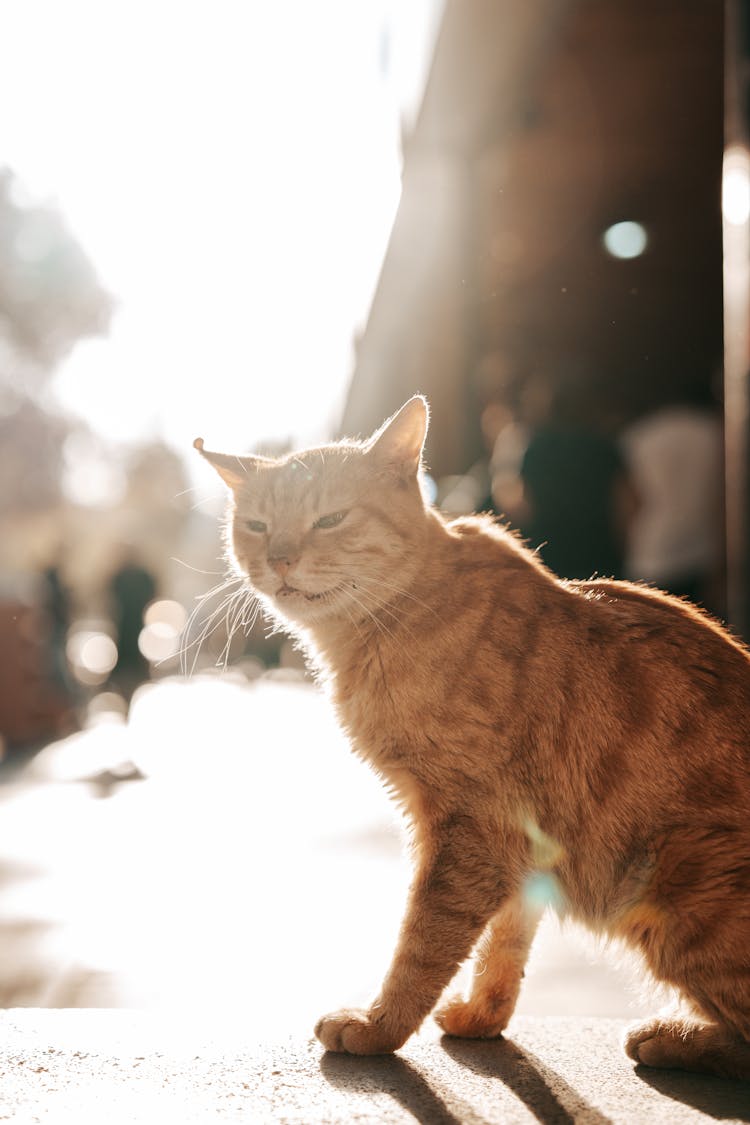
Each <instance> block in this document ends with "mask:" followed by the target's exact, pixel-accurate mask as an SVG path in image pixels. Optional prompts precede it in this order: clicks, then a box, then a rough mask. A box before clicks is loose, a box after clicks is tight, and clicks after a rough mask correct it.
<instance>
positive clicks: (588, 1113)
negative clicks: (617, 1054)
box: [440, 1035, 611, 1125]
mask: <svg viewBox="0 0 750 1125" xmlns="http://www.w3.org/2000/svg"><path fill="white" fill-rule="evenodd" d="M440 1043H441V1046H442V1047H443V1049H444V1050H445V1052H446V1054H447V1055H449V1056H450V1057H451V1058H452V1059H454V1060H455V1061H456V1062H458V1063H460V1064H461V1065H462V1066H465V1067H467V1068H468V1069H469V1070H472V1071H473V1072H474V1073H475V1074H478V1075H480V1076H482V1077H484V1078H494V1079H498V1080H499V1081H500V1082H502V1083H503V1085H504V1086H507V1088H508V1089H509V1090H511V1091H512V1092H513V1093H514V1094H515V1095H516V1097H517V1098H518V1099H519V1101H521V1102H523V1104H524V1105H525V1106H527V1108H528V1109H529V1110H530V1111H531V1113H533V1115H534V1116H535V1117H536V1118H537V1120H539V1121H554V1122H555V1125H574V1123H575V1122H577V1121H585V1122H586V1125H610V1123H611V1119H610V1118H609V1117H606V1116H605V1115H604V1114H603V1113H600V1112H599V1111H598V1110H597V1109H594V1107H593V1106H591V1105H589V1103H588V1102H587V1101H586V1099H585V1098H584V1097H582V1095H581V1094H579V1093H578V1091H577V1090H574V1089H573V1087H572V1086H569V1085H568V1083H567V1082H565V1081H564V1079H562V1078H561V1077H560V1075H559V1074H558V1073H557V1072H556V1071H554V1070H552V1069H551V1068H550V1067H548V1066H547V1065H546V1064H545V1063H542V1062H541V1061H540V1060H539V1059H538V1058H537V1057H536V1055H533V1054H532V1053H531V1052H530V1051H526V1050H523V1049H522V1048H521V1047H519V1046H517V1044H515V1043H514V1042H513V1041H512V1040H510V1039H504V1038H503V1039H453V1038H451V1037H450V1036H448V1035H444V1036H443V1037H442V1039H441V1040H440Z"/></svg>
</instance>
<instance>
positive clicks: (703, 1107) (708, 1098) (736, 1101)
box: [635, 1066, 750, 1121]
mask: <svg viewBox="0 0 750 1125" xmlns="http://www.w3.org/2000/svg"><path fill="white" fill-rule="evenodd" d="M635 1073H636V1074H637V1075H638V1077H639V1078H640V1079H642V1080H643V1081H644V1082H646V1083H647V1084H648V1085H649V1086H651V1087H652V1089H654V1090H657V1091H658V1092H659V1093H660V1094H661V1095H662V1096H663V1097H665V1098H670V1099H671V1100H672V1101H675V1102H682V1104H683V1105H687V1106H690V1107H691V1108H692V1109H697V1110H699V1111H700V1112H701V1113H705V1115H706V1117H713V1118H714V1120H715V1121H726V1120H732V1121H750V1082H738V1081H735V1080H733V1079H731V1078H712V1077H710V1076H708V1075H705V1074H690V1073H688V1072H687V1071H684V1070H656V1069H654V1068H653V1067H650V1066H637V1067H636V1068H635Z"/></svg>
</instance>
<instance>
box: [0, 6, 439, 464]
mask: <svg viewBox="0 0 750 1125" xmlns="http://www.w3.org/2000/svg"><path fill="white" fill-rule="evenodd" d="M439 7H440V4H439V3H438V2H437V0H410V2H409V3H408V4H402V3H399V0H360V2H358V3H356V4H352V3H351V2H350V0H322V2H321V3H316V4H310V3H308V2H307V0H273V2H271V0H266V2H261V0H223V2H219V3H211V4H209V3H207V2H202V3H191V2H188V3H178V2H176V0H162V2H158V3H153V2H150V3H143V2H134V3H129V4H101V3H97V2H96V0H69V2H67V3H65V4H59V3H57V2H55V0H12V2H10V3H6V4H4V5H3V21H2V35H0V101H1V102H2V105H3V114H2V118H1V119H0V166H1V165H7V166H8V167H10V168H11V169H12V170H13V171H14V172H15V173H16V174H17V176H18V178H19V180H20V182H21V184H22V185H23V186H24V188H25V189H26V190H28V192H29V194H30V196H31V197H32V198H33V199H43V200H51V201H53V202H54V203H56V204H57V205H58V206H59V207H60V209H61V210H62V212H63V214H64V215H65V217H66V219H67V221H68V223H69V225H70V226H71V228H72V230H73V232H74V234H75V236H76V237H77V238H78V240H79V241H80V242H81V244H82V245H83V247H84V249H85V250H86V252H87V253H88V255H89V256H90V258H91V259H92V261H93V263H94V265H95V267H96V269H97V271H98V273H99V275H100V278H101V280H102V282H103V284H104V285H105V287H106V288H107V289H108V290H109V291H110V292H111V293H112V294H113V295H114V297H115V298H116V300H117V311H116V314H115V317H114V319H113V322H112V328H111V332H110V335H109V337H108V338H105V339H100V340H99V339H97V340H88V341H83V342H82V343H80V344H79V345H78V346H77V348H76V349H75V350H74V352H73V353H72V354H71V356H70V357H69V358H68V360H67V361H66V362H65V363H64V364H63V366H62V368H61V369H60V370H59V372H58V373H57V375H56V378H55V380H54V382H53V384H52V393H53V394H54V396H55V398H56V400H57V401H58V402H59V403H60V404H61V405H62V406H63V407H64V408H65V409H67V410H69V411H71V412H74V413H76V414H79V415H82V416H83V417H85V419H86V420H87V421H88V422H89V424H90V425H91V426H92V427H94V429H95V430H96V431H97V432H98V433H100V434H101V435H102V436H104V437H105V438H109V439H114V440H124V441H132V440H137V439H143V438H152V437H154V438H157V437H160V438H164V439H165V440H166V441H167V442H168V443H169V444H171V445H172V446H174V447H175V448H176V449H178V450H180V451H186V450H188V449H189V447H190V442H191V440H192V438H193V437H194V436H195V435H196V433H203V434H205V435H206V437H207V439H210V440H211V442H212V443H215V444H217V445H224V446H226V447H229V446H232V447H235V448H238V449H246V448H248V447H249V446H251V445H252V444H253V443H254V442H256V441H259V440H263V439H268V438H285V437H291V438H293V439H294V440H296V441H304V440H309V439H315V438H318V437H320V436H322V435H324V434H325V433H326V432H327V430H329V429H330V427H331V425H332V424H334V423H335V421H336V419H337V416H338V414H339V412H340V409H341V403H342V396H343V393H344V390H345V387H346V384H347V380H348V377H349V375H350V374H351V368H352V342H353V338H354V336H355V334H356V332H357V331H358V330H359V329H361V328H362V326H363V325H364V323H365V320H366V316H367V310H368V305H369V301H370V299H371V296H372V292H373V288H374V285H375V282H376V280H377V275H378V271H379V267H380V264H381V261H382V256H383V253H384V250H385V246H386V242H387V238H388V232H389V229H390V226H391V223H392V220H393V216H394V213H395V209H396V206H397V203H398V197H399V190H400V183H399V163H400V161H399V135H400V128H401V121H402V119H403V118H405V119H406V121H407V122H408V121H409V118H410V116H413V114H414V112H415V110H416V108H417V106H418V99H419V94H420V91H421V87H422V84H423V81H424V73H425V68H426V64H427V61H428V57H429V49H430V46H431V42H432V37H433V35H434V30H435V25H436V17H437V14H438V9H439Z"/></svg>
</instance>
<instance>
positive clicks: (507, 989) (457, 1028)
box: [435, 894, 541, 1039]
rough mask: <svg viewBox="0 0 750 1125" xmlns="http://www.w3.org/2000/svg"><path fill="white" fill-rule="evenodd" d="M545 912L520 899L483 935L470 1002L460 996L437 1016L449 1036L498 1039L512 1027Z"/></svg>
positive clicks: (511, 902)
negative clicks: (534, 939) (541, 918)
mask: <svg viewBox="0 0 750 1125" xmlns="http://www.w3.org/2000/svg"><path fill="white" fill-rule="evenodd" d="M540 917H541V912H540V911H539V910H537V909H536V908H533V907H531V906H529V905H528V904H527V903H525V901H524V899H523V896H522V895H521V894H517V895H514V896H513V897H512V898H510V899H509V900H508V901H507V902H506V903H504V904H503V906H502V907H501V908H500V910H498V912H497V914H495V915H494V917H493V918H492V919H491V920H490V923H489V925H488V926H487V928H486V929H485V931H484V933H483V934H482V938H481V941H480V942H479V945H478V947H477V950H476V953H475V955H474V976H473V980H472V984H471V992H470V994H469V998H468V1000H464V999H463V997H462V996H455V997H453V998H452V999H450V1000H449V1001H448V1002H447V1003H445V1004H444V1005H443V1006H442V1007H441V1008H440V1009H439V1011H438V1012H436V1014H435V1020H436V1022H437V1023H438V1025H439V1026H440V1027H441V1028H442V1029H443V1031H445V1032H446V1034H448V1035H457V1036H461V1037H465V1038H469V1039H495V1038H497V1036H499V1035H501V1034H502V1032H503V1031H504V1030H505V1028H506V1027H507V1025H508V1021H509V1020H510V1017H511V1016H512V1015H513V1009H514V1008H515V1006H516V1001H517V1000H518V993H519V992H520V989H521V981H522V979H523V971H524V967H525V965H526V960H527V958H528V955H529V948H530V946H531V942H532V940H533V937H534V934H535V932H536V928H537V925H538V924H539V919H540Z"/></svg>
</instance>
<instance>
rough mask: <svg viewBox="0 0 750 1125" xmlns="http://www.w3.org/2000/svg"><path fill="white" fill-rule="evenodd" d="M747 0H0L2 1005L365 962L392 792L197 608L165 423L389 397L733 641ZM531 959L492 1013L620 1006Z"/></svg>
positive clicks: (299, 681) (744, 273) (276, 650)
mask: <svg viewBox="0 0 750 1125" xmlns="http://www.w3.org/2000/svg"><path fill="white" fill-rule="evenodd" d="M749 7H750V5H748V4H747V3H746V2H744V0H728V2H727V3H726V4H723V3H722V2H721V0H630V2H629V3H628V4H623V3H621V2H620V0H409V2H408V3H403V2H401V0H360V2H359V3H357V4H351V3H347V2H346V0H321V2H320V3H317V4H314V5H311V4H308V3H306V2H305V0H274V2H273V3H271V2H270V0H221V2H220V3H213V4H211V5H209V4H208V3H206V2H203V0H195V2H192V0H191V2H189V3H179V4H178V3H177V2H176V0H174V2H171V0H159V2H156V3H154V2H151V3H149V4H145V3H141V2H140V0H135V2H131V3H129V4H127V5H126V4H120V3H116V2H112V3H109V4H100V3H94V0H69V2H68V3H66V4H64V5H60V4H56V3H53V2H52V0H8V2H6V3H5V4H3V6H2V13H0V107H1V108H0V481H1V482H2V490H1V492H0V521H1V522H2V527H1V533H0V757H1V761H0V802H2V805H3V810H2V815H1V816H0V1005H4V1006H10V1005H42V1006H45V1005H46V1006H86V1005H93V1006H99V1005H115V1006H118V1005H125V1006H127V1005H138V1006H143V1005H145V1006H157V1007H158V1006H167V1007H171V1008H174V1007H175V1006H188V1007H195V1006H208V1007H219V1008H221V1010H222V1011H224V1012H229V1011H231V1012H235V1013H241V1016H242V1019H243V1021H244V1023H245V1024H246V1025H247V1026H248V1027H252V1026H253V1020H255V1021H256V1024H255V1026H256V1027H257V1029H261V1028H264V1029H267V1028H268V1026H269V1025H270V1024H272V1023H273V1021H274V1020H275V1021H276V1023H277V1024H278V1026H279V1027H280V1028H283V1027H286V1026H289V1025H290V1024H294V1023H295V1021H298V1020H301V1019H302V1018H303V1017H304V1019H305V1020H308V1021H309V1020H313V1019H314V1018H315V1017H316V1016H317V1015H319V1014H320V1011H322V1010H324V1009H325V1008H326V1007H330V1006H334V1005H336V1004H337V1003H341V1002H344V1001H348V1002H354V1003H357V1002H365V1001H366V1000H367V998H368V996H369V995H370V994H371V993H372V992H373V991H374V989H375V988H376V987H377V984H378V981H379V978H380V975H381V973H382V971H383V970H384V968H385V966H386V964H387V960H388V955H389V952H390V946H391V944H392V941H393V938H394V936H395V932H396V928H397V924H398V917H399V913H400V910H401V904H402V900H403V894H404V888H405V886H406V881H407V878H408V871H407V869H406V867H405V865H404V861H403V858H402V854H401V847H400V843H399V835H398V827H397V824H396V822H395V820H394V817H393V814H392V812H391V810H390V809H389V807H388V805H387V802H386V800H385V797H384V796H383V795H382V794H381V792H380V790H379V787H378V786H377V784H376V783H375V782H374V781H373V779H372V778H370V776H369V775H368V774H367V773H366V771H364V770H363V769H362V768H361V767H359V766H356V764H354V763H351V762H350V761H349V758H348V756H347V750H346V747H345V746H344V744H343V742H342V740H341V737H340V735H339V734H338V733H337V732H336V730H335V728H334V727H333V725H332V723H331V720H330V716H329V715H328V713H327V711H326V708H325V704H324V703H323V702H322V700H320V698H319V697H318V695H317V691H316V689H315V688H314V686H313V685H311V684H310V683H309V682H308V681H307V680H306V678H305V675H304V671H303V669H302V668H301V667H300V665H299V660H298V658H297V657H296V655H295V654H294V653H293V651H291V649H290V647H289V646H288V645H287V644H286V643H285V642H284V641H283V638H280V637H278V636H273V637H268V636H267V635H266V629H265V627H264V626H263V623H262V622H256V623H255V624H254V625H252V627H251V624H250V622H249V621H247V620H245V619H243V617H242V613H241V611H239V610H238V607H237V604H236V602H234V601H232V599H231V594H232V593H233V591H234V589H235V587H234V586H232V585H229V586H227V585H226V584H225V582H224V578H225V575H224V564H223V561H222V557H221V543H220V535H219V525H218V520H219V517H220V514H221V510H222V506H223V496H222V494H221V488H220V486H219V485H218V483H217V481H216V480H215V478H214V477H213V476H212V474H211V473H210V470H208V469H207V468H205V467H204V466H203V464H202V463H200V464H199V463H197V462H199V460H200V459H199V458H197V456H196V455H195V453H194V451H193V450H192V440H193V438H194V437H195V436H196V435H198V434H202V435H203V436H204V437H205V438H206V441H207V444H208V445H209V446H211V447H214V448H223V449H232V450H236V451H238V452H241V451H250V450H255V451H267V452H274V451H281V450H284V449H287V448H289V447H291V446H298V445H304V444H310V443H313V442H317V441H321V440H326V439H329V438H331V437H337V436H340V435H342V434H365V433H368V432H370V431H371V430H372V429H374V428H375V427H376V426H378V425H379V424H380V423H381V422H382V420H383V418H384V417H386V416H387V415H388V414H390V413H392V412H393V411H394V410H395V409H397V407H398V406H399V405H400V404H401V403H402V402H403V401H404V400H405V399H406V398H408V397H409V396H410V395H411V394H413V393H415V392H417V391H421V392H423V393H425V394H427V395H428V397H429V399H430V402H431V406H432V426H431V430H430V436H429V443H428V448H427V460H428V463H429V467H430V473H431V475H432V479H433V482H434V490H435V496H436V500H437V503H438V504H440V505H441V506H442V507H443V509H444V510H445V511H446V512H448V513H450V514H461V513H465V512H471V511H478V510H484V511H493V512H495V513H497V514H498V516H499V517H501V518H503V519H505V520H508V521H509V522H511V523H512V524H513V526H515V527H518V528H520V530H521V531H522V532H523V534H524V535H525V536H526V537H527V539H528V540H529V541H530V542H531V543H532V545H533V546H535V547H538V548H539V549H540V551H541V553H542V555H543V557H544V558H545V559H546V561H547V562H548V563H549V565H550V566H552V567H553V569H555V570H556V571H557V572H558V573H559V574H560V575H561V576H564V577H584V578H585V577H589V576H590V575H592V574H595V573H598V574H603V575H616V576H625V577H630V578H634V579H637V580H642V581H647V582H653V583H657V584H658V585H660V586H662V587H664V588H667V589H670V590H672V591H674V592H675V593H678V594H680V595H685V596H689V597H692V598H694V599H695V600H697V601H698V602H700V603H701V604H703V605H704V606H705V607H706V608H707V609H709V610H710V611H711V612H712V613H714V614H716V615H718V616H719V617H721V618H722V619H724V620H728V621H729V623H730V624H731V626H732V628H733V629H734V630H735V631H736V632H737V633H738V634H739V635H741V636H744V637H750V620H749V617H748V615H749V613H750V610H749V607H748V599H747V590H748V577H749V574H748V567H749V565H750V563H749V561H748V560H749V558H750V552H748V520H747V516H748V505H747V478H748V468H747V466H748V457H747V435H748V424H749V421H748V420H749V414H748V401H747V370H748V314H749V313H750V282H749V276H750V240H749V233H748V232H749V230H750V226H749V222H750V158H749V156H748V135H747V133H748V93H747V89H748V87H747V79H748V65H749V64H748V58H749V57H750V13H749V11H748V8H749ZM363 868H364V869H365V870H366V872H367V874H368V877H367V878H364V879H363V878H362V871H363ZM301 932H303V933H304V938H303V939H301V937H300V933H301ZM535 956H536V957H537V961H536V962H535V963H537V964H538V968H537V969H536V971H535V972H533V973H532V974H531V975H530V979H529V981H528V982H527V984H526V986H525V991H524V995H523V997H522V1007H523V1006H525V1010H527V1011H537V1012H540V1013H544V1012H547V1013H550V1012H562V1013H564V1012H569V1011H575V1010H578V1011H581V1012H583V1013H586V1014H596V1013H600V1014H612V1015H619V1014H628V1013H629V1012H633V1011H635V1010H637V1009H638V1000H637V999H632V997H631V996H630V994H629V993H628V992H627V990H626V987H625V984H624V983H623V981H624V978H623V977H622V976H621V975H620V973H619V970H618V969H617V968H616V967H614V966H613V965H612V963H611V961H608V960H606V959H605V957H604V955H602V954H599V953H596V952H595V951H592V950H586V951H584V952H582V951H581V948H580V942H579V939H578V936H577V935H575V934H571V933H569V932H562V931H560V929H559V928H558V927H557V926H556V924H555V923H553V922H551V921H550V922H547V923H545V927H544V928H543V932H542V936H541V939H540V943H539V948H538V951H537V954H535ZM313 966H314V967H313ZM579 973H580V977H577V976H576V977H575V979H576V981H577V982H579V983H577V984H576V987H575V988H571V980H573V979H574V974H579ZM305 1026H307V1023H306V1024H305Z"/></svg>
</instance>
